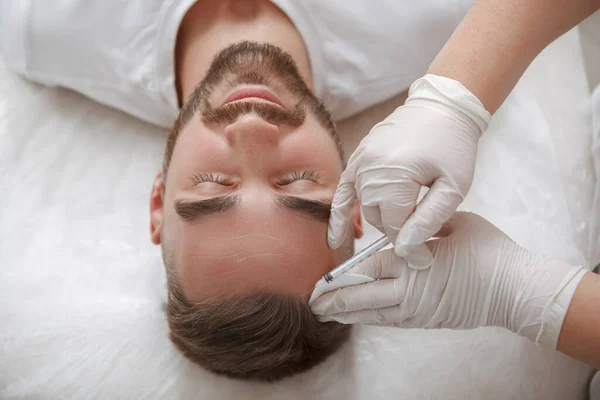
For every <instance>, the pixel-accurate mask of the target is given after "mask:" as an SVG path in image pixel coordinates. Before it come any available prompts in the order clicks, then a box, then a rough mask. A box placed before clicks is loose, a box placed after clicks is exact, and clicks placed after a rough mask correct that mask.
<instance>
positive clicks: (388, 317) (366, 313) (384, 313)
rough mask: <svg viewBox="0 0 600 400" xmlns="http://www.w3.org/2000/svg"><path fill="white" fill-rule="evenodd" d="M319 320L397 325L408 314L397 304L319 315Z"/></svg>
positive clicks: (408, 316) (407, 316)
mask: <svg viewBox="0 0 600 400" xmlns="http://www.w3.org/2000/svg"><path fill="white" fill-rule="evenodd" d="M318 318H319V321H321V322H327V321H336V322H339V323H342V324H368V325H381V324H386V325H387V324H394V325H395V326H397V325H398V324H399V323H401V322H402V321H403V320H404V319H407V318H410V315H407V313H403V312H402V308H400V307H398V306H391V307H382V308H374V309H370V310H360V311H349V312H342V313H338V314H331V315H323V316H319V317H318Z"/></svg>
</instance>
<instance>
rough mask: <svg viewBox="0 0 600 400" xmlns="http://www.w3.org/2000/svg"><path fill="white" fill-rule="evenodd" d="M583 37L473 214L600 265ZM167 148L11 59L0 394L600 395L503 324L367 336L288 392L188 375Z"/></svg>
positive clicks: (482, 174)
mask: <svg viewBox="0 0 600 400" xmlns="http://www.w3.org/2000/svg"><path fill="white" fill-rule="evenodd" d="M578 40H579V36H578V34H577V31H573V32H570V33H569V34H568V35H566V36H565V37H563V38H561V39H560V40H559V41H558V42H556V43H555V44H553V45H552V46H551V47H550V48H549V49H547V50H546V51H545V52H544V53H543V54H542V55H541V56H540V57H539V59H538V60H536V61H535V62H534V64H533V65H532V66H531V68H530V69H529V70H528V72H527V73H526V76H525V77H524V79H523V80H522V81H521V82H520V83H519V85H518V87H517V88H516V89H515V92H514V93H513V95H511V97H510V98H509V100H508V101H507V102H506V104H505V105H504V106H503V107H502V108H501V110H500V111H499V112H498V114H497V115H496V117H495V118H494V121H493V123H492V125H491V127H490V129H489V131H488V132H487V133H486V134H485V136H484V138H483V139H482V142H481V146H480V153H479V155H480V157H479V159H478V166H477V173H476V177H475V182H474V185H473V188H472V190H471V193H470V194H469V196H468V198H467V200H466V201H465V203H464V205H463V207H462V208H463V209H469V210H473V211H476V212H478V213H480V214H481V215H483V216H485V217H487V218H488V219H490V220H491V221H492V222H494V223H495V224H497V225H498V226H499V227H500V228H501V229H503V230H504V231H505V232H507V233H508V234H509V235H511V237H513V238H514V239H515V240H516V241H517V242H519V243H520V244H522V245H524V246H526V247H528V248H530V249H532V250H535V251H538V252H541V253H545V254H547V255H549V256H554V257H560V258H562V259H564V260H566V261H569V262H571V263H579V264H582V265H585V266H588V267H590V266H592V265H596V264H598V263H599V262H600V254H599V253H598V252H599V250H600V243H599V237H600V227H599V226H598V224H596V225H593V224H592V223H591V222H590V221H592V220H595V221H598V217H599V216H600V185H597V183H596V176H597V173H598V172H600V171H595V170H594V168H595V167H594V162H596V163H597V164H596V165H598V163H599V161H598V160H599V159H600V154H599V149H600V148H599V147H598V145H597V144H596V147H595V148H594V151H595V152H596V157H597V159H596V160H594V159H593V156H592V151H591V150H590V149H592V140H593V137H594V135H593V134H592V133H591V132H592V105H591V104H592V103H591V100H590V94H589V88H588V86H587V82H586V78H585V74H584V72H583V64H582V54H581V50H580V48H579V43H578ZM557 60H560V62H557ZM599 97H600V96H599ZM598 103H600V101H599V102H598ZM596 112H597V113H598V115H600V107H598V106H597V107H596ZM597 118H598V116H597ZM595 135H596V139H597V136H600V129H598V128H595ZM165 138H166V134H165V132H164V131H162V130H160V129H158V128H156V127H152V126H149V125H147V124H144V123H142V122H139V121H137V120H134V119H132V118H131V117H128V116H126V115H124V114H122V113H119V112H117V111H114V110H111V109H108V108H105V107H103V106H100V105H98V104H95V103H93V102H91V101H89V100H87V99H85V98H83V97H81V96H79V95H77V94H74V93H71V92H68V91H65V90H60V89H51V88H43V87H40V86H37V85H34V84H31V83H29V82H26V81H24V80H22V79H21V78H19V77H17V76H15V75H13V74H11V73H9V72H8V71H6V69H5V68H4V67H3V66H2V65H1V63H0V193H2V195H1V196H0V221H1V223H0V343H1V346H0V398H2V399H16V398H27V399H59V398H64V399H88V398H99V399H188V398H199V399H234V398H235V399H238V398H252V399H309V398H335V399H337V398H340V399H366V398H378V399H394V400H395V399H399V398H410V399H412V398H419V399H435V398H443V399H466V398H476V399H509V398H513V399H561V400H562V399H577V398H584V396H585V393H586V392H587V387H588V382H589V377H590V374H591V370H590V369H589V368H587V367H586V366H584V365H582V364H580V363H577V362H575V361H572V360H570V359H568V358H567V357H564V356H562V355H559V354H557V353H553V352H542V351H539V350H537V349H536V348H535V347H534V346H533V345H532V344H531V343H529V342H527V341H526V340H524V339H520V338H518V337H516V336H513V335H511V334H509V333H507V332H504V331H501V330H498V329H479V330H476V331H470V332H459V331H456V332H452V331H438V332H428V331H427V332H426V331H421V330H413V331H411V330H399V329H385V328H373V327H357V329H355V333H354V335H353V338H352V340H351V342H350V343H348V345H346V346H345V347H344V348H343V350H342V351H341V352H339V353H338V354H336V355H335V356H334V357H332V358H331V359H330V360H328V361H327V362H325V363H324V364H322V365H320V366H319V367H317V368H315V369H313V370H312V371H310V372H308V373H306V374H302V375H300V376H296V377H293V378H291V379H288V380H285V381H283V382H280V383H276V384H254V383H246V382H239V381H231V380H228V379H225V378H221V377H217V376H214V375H212V374H210V373H207V372H205V371H203V370H202V369H200V368H199V367H197V366H195V365H193V364H191V363H189V362H187V361H186V360H184V359H183V357H181V356H180V355H179V354H178V353H177V352H176V351H175V350H174V348H173V347H172V346H171V345H170V343H169V340H168V337H167V334H168V329H167V325H166V322H165V318H164V310H163V298H164V290H165V289H164V286H163V283H164V273H163V270H162V264H161V261H160V251H159V249H158V248H157V247H153V246H152V245H151V244H150V240H149V226H148V225H149V223H148V215H147V214H148V210H147V203H148V195H149V192H150V188H151V184H152V178H153V177H154V174H155V173H156V171H157V170H158V168H159V167H160V163H161V157H162V151H163V146H164V141H165ZM596 143H598V142H596ZM596 168H597V167H596ZM505 188H507V189H505ZM373 235H374V233H373V232H372V231H371V234H370V235H368V237H367V238H366V239H365V240H364V241H363V242H362V243H364V242H367V241H368V240H372V239H373Z"/></svg>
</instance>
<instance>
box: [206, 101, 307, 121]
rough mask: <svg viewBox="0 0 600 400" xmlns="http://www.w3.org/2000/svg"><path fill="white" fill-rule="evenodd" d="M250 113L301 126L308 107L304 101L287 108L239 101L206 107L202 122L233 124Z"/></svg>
mask: <svg viewBox="0 0 600 400" xmlns="http://www.w3.org/2000/svg"><path fill="white" fill-rule="evenodd" d="M250 113H254V114H256V115H258V116H259V117H260V118H262V119H264V120H265V121H268V122H271V123H273V124H286V125H290V126H293V127H299V126H301V125H302V124H303V123H304V120H305V118H306V108H305V107H304V105H303V104H302V102H300V103H298V104H296V106H294V108H292V109H287V108H284V107H281V106H279V105H277V104H272V103H263V102H256V101H238V102H234V103H228V104H224V105H222V106H220V107H217V108H214V109H213V108H210V107H207V108H205V110H204V111H203V112H202V122H204V123H205V124H207V125H209V124H221V123H224V122H227V123H230V124H232V123H234V122H235V121H236V120H237V118H238V117H240V116H242V115H246V114H250Z"/></svg>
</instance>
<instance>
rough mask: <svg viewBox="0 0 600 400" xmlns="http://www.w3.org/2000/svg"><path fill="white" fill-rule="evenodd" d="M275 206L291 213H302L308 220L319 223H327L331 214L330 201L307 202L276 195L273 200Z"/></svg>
mask: <svg viewBox="0 0 600 400" xmlns="http://www.w3.org/2000/svg"><path fill="white" fill-rule="evenodd" d="M275 202H276V203H277V205H279V206H281V207H284V208H287V209H289V210H292V211H299V212H301V213H304V215H306V216H307V217H309V218H312V219H314V220H317V221H319V222H325V223H327V222H329V214H331V200H330V199H325V200H309V199H304V198H302V197H295V196H287V195H281V194H280V195H277V197H276V198H275Z"/></svg>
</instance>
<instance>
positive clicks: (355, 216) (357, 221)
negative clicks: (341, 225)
mask: <svg viewBox="0 0 600 400" xmlns="http://www.w3.org/2000/svg"><path fill="white" fill-rule="evenodd" d="M352 229H353V230H354V238H355V239H360V238H361V237H362V236H363V233H364V232H363V226H362V218H361V217H360V203H359V202H358V201H356V202H354V207H352Z"/></svg>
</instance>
